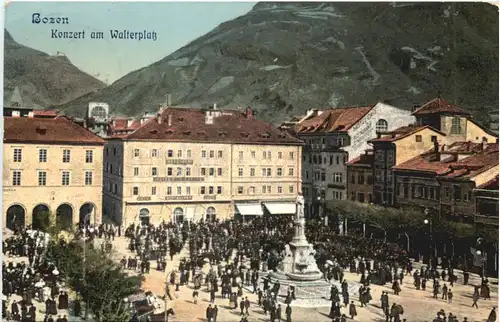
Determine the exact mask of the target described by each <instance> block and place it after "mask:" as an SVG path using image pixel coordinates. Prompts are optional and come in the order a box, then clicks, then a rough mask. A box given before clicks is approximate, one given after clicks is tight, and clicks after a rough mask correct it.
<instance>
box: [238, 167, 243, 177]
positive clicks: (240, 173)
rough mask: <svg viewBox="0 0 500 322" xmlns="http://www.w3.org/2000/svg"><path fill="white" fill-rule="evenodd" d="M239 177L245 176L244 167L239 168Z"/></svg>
mask: <svg viewBox="0 0 500 322" xmlns="http://www.w3.org/2000/svg"><path fill="white" fill-rule="evenodd" d="M238 177H243V168H238Z"/></svg>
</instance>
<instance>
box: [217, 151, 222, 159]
mask: <svg viewBox="0 0 500 322" xmlns="http://www.w3.org/2000/svg"><path fill="white" fill-rule="evenodd" d="M217 157H218V158H219V159H221V158H222V151H221V150H219V151H217Z"/></svg>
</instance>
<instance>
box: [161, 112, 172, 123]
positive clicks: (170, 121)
mask: <svg viewBox="0 0 500 322" xmlns="http://www.w3.org/2000/svg"><path fill="white" fill-rule="evenodd" d="M160 122H161V121H160ZM168 126H172V114H168Z"/></svg>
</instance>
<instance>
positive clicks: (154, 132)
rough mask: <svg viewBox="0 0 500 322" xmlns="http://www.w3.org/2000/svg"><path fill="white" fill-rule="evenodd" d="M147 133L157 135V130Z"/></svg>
mask: <svg viewBox="0 0 500 322" xmlns="http://www.w3.org/2000/svg"><path fill="white" fill-rule="evenodd" d="M149 133H151V134H157V133H158V131H157V130H151V131H149Z"/></svg>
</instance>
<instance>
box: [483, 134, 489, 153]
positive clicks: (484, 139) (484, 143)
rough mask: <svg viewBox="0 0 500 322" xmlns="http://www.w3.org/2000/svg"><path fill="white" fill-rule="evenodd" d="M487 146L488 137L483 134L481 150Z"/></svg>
mask: <svg viewBox="0 0 500 322" xmlns="http://www.w3.org/2000/svg"><path fill="white" fill-rule="evenodd" d="M487 148H488V139H487V138H486V137H484V136H483V142H482V144H481V151H484V150H486V149H487Z"/></svg>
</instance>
